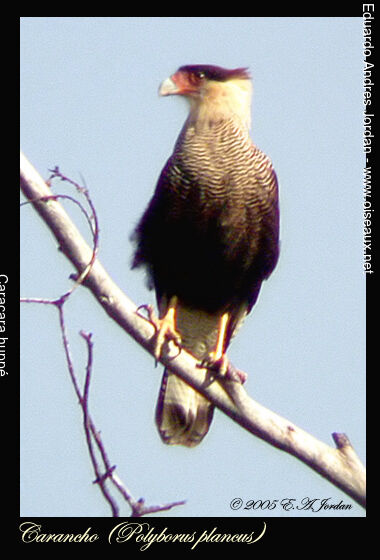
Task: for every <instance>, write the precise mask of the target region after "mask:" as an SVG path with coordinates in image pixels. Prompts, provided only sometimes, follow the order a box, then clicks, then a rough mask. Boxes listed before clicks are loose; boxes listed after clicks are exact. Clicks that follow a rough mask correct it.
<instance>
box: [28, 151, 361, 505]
mask: <svg viewBox="0 0 380 560" xmlns="http://www.w3.org/2000/svg"><path fill="white" fill-rule="evenodd" d="M21 189H22V191H23V193H24V195H25V196H26V198H27V199H28V200H30V201H33V205H34V207H35V209H36V210H37V212H38V213H39V214H40V216H41V217H42V219H43V220H44V221H45V223H46V224H47V226H48V227H49V228H50V230H51V231H52V232H53V234H54V236H55V237H56V239H57V241H58V243H59V246H60V249H61V250H62V252H63V253H64V254H65V255H66V256H67V258H68V259H69V260H70V261H71V262H72V264H73V265H74V266H75V268H76V269H77V271H78V273H79V274H81V273H83V271H86V274H87V275H86V277H85V278H84V280H83V284H84V285H85V286H87V287H88V288H89V289H90V290H91V292H92V293H93V295H94V296H95V298H96V299H97V301H98V302H99V303H100V305H101V306H102V307H103V309H104V310H105V311H106V312H107V313H108V315H109V316H110V317H112V318H113V319H114V320H115V321H116V322H117V323H118V324H119V325H120V326H121V327H122V328H123V329H124V330H125V331H126V332H128V333H129V334H130V335H131V336H132V337H133V338H134V339H135V340H136V341H137V342H138V343H139V344H140V345H141V346H143V347H144V348H145V349H146V350H147V351H148V352H150V353H151V354H152V355H153V342H154V328H153V327H152V325H151V323H150V322H149V321H147V320H146V319H144V318H143V317H141V316H140V315H139V314H138V313H137V308H136V305H135V304H134V303H133V302H132V301H131V300H130V299H129V298H128V297H127V296H126V295H125V294H124V293H123V292H122V291H121V290H120V288H119V287H118V286H117V285H116V284H115V283H114V282H113V280H112V279H111V278H110V276H109V275H108V274H107V272H106V271H105V270H104V268H103V267H102V265H101V264H100V262H99V261H98V259H95V260H94V261H93V263H92V267H91V270H90V271H88V263H89V262H90V261H91V258H92V250H91V249H90V247H89V246H88V245H87V243H86V242H85V241H84V240H83V238H82V236H81V235H80V233H79V232H78V230H77V229H76V227H75V226H74V224H73V223H72V221H71V220H70V218H69V217H68V215H67V214H66V212H65V211H64V209H63V208H62V206H61V205H60V203H59V202H58V200H54V196H52V193H51V192H50V189H49V188H48V186H47V185H46V183H45V182H44V181H43V179H42V178H41V177H40V175H39V174H38V173H37V172H36V170H35V169H34V168H33V167H32V166H31V164H30V163H29V162H28V161H27V160H26V158H25V157H24V156H23V155H22V156H21ZM160 361H161V362H162V363H163V364H164V365H165V366H168V367H170V370H171V371H173V372H174V373H175V374H177V375H178V376H179V377H181V378H182V379H183V380H184V381H186V382H187V383H188V384H189V385H191V386H192V387H193V388H194V389H196V390H197V391H199V392H200V393H202V394H203V395H204V396H205V397H207V398H208V399H209V400H210V401H212V402H213V403H214V404H215V405H216V406H217V407H218V408H219V409H220V410H222V411H223V412H224V413H225V414H227V415H228V416H229V417H230V418H232V419H233V420H234V421H235V422H237V423H238V424H240V425H241V426H242V427H244V428H245V429H246V430H248V431H249V432H251V433H252V434H254V435H255V436H258V437H259V438H261V439H263V440H265V441H267V442H268V443H270V444H271V445H273V446H275V447H277V448H278V449H281V450H283V451H286V452H287V453H289V454H291V455H293V456H295V457H297V458H298V459H300V460H301V461H302V462H303V463H305V464H307V465H308V466H309V467H311V468H312V469H314V470H315V471H316V472H318V473H319V474H320V475H322V476H323V477H325V478H326V479H327V480H329V481H330V482H331V483H332V484H334V485H335V486H337V487H338V488H340V489H341V490H343V492H345V493H347V494H348V495H349V496H351V497H352V498H353V499H354V500H356V501H357V502H358V503H359V504H360V505H362V506H363V507H364V506H365V500H366V498H365V469H364V467H363V465H362V463H361V462H360V460H359V458H358V456H357V455H356V453H355V451H354V450H353V448H352V446H351V444H350V443H349V440H348V438H347V436H345V435H344V434H334V435H333V438H334V441H335V443H336V445H337V448H333V447H330V446H328V445H326V444H325V443H323V442H321V441H319V440H317V439H316V438H315V437H313V436H311V435H310V434H308V433H307V432H305V431H304V430H302V429H300V428H298V427H297V426H295V425H294V424H293V423H292V422H290V421H288V420H286V419H285V418H282V417H280V416H278V415H277V414H275V413H274V412H272V411H270V410H268V409H266V408H265V407H263V406H262V405H260V404H259V403H257V402H255V401H254V400H252V399H251V398H250V397H249V396H248V394H247V392H246V391H245V389H244V388H243V386H242V385H241V383H239V382H236V381H233V380H231V379H224V380H222V379H218V380H214V381H213V382H210V383H209V384H208V385H207V386H205V385H204V384H203V382H202V379H204V376H203V375H202V370H200V369H199V367H197V361H196V360H195V359H194V358H193V357H192V356H191V355H190V354H188V353H187V352H185V351H181V353H180V355H177V356H176V357H174V358H173V357H170V356H169V355H167V354H166V355H164V356H163V357H162V359H160ZM203 373H204V371H203Z"/></svg>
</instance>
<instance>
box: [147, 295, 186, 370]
mask: <svg viewBox="0 0 380 560" xmlns="http://www.w3.org/2000/svg"><path fill="white" fill-rule="evenodd" d="M175 306H176V298H172V300H171V302H170V305H169V308H168V310H167V312H166V313H165V316H164V317H163V318H162V319H160V318H159V317H158V316H157V315H156V313H155V312H154V309H153V307H152V306H151V305H145V304H144V305H140V306H139V307H138V308H137V313H139V310H140V309H145V311H146V312H147V314H148V321H149V322H150V323H151V325H153V327H154V329H155V331H156V332H155V334H154V357H155V359H156V363H157V362H158V360H159V359H160V357H161V355H162V349H163V346H164V344H165V343H166V342H169V341H173V342H174V343H175V345H176V346H177V347H178V349H179V352H180V351H181V342H182V340H181V335H180V334H179V333H178V331H177V330H176V326H175ZM144 319H146V317H144Z"/></svg>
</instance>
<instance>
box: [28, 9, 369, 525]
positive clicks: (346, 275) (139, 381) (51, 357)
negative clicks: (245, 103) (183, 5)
mask: <svg viewBox="0 0 380 560" xmlns="http://www.w3.org/2000/svg"><path fill="white" fill-rule="evenodd" d="M361 31H362V22H361V19H360V18H260V17H258V18H236V17H235V18H233V17H231V18H226V17H217V18H208V17H205V18H198V17H195V18H194V17H191V18H177V17H175V18H152V17H145V18H122V17H119V18H115V17H110V18H106V17H104V18H90V17H86V18H79V17H78V18H72V17H64V18H60V17H58V18H53V17H51V18H47V17H43V18H35V17H29V18H21V146H22V149H23V151H24V153H25V155H26V156H27V157H28V158H29V159H30V161H31V162H32V163H33V164H34V165H35V167H36V168H37V169H38V170H39V171H40V173H41V174H42V175H43V176H44V177H47V176H48V175H49V173H48V171H47V170H48V168H52V167H54V166H55V165H59V166H60V168H61V170H62V171H63V172H64V173H65V174H66V175H68V176H70V177H72V178H73V179H75V180H78V181H80V178H81V175H82V176H83V177H84V178H85V180H86V184H87V186H88V188H89V189H90V192H91V196H92V199H93V202H94V204H95V205H96V208H97V212H98V218H99V221H100V235H101V237H100V254H99V257H100V259H101V261H102V263H103V264H104V266H105V267H106V269H107V270H108V272H109V273H110V274H111V276H112V277H113V278H114V280H115V281H116V282H117V283H118V284H119V285H120V286H121V288H122V289H124V290H125V292H126V293H127V294H128V296H129V297H130V298H131V299H132V300H133V301H135V303H136V304H142V303H146V302H151V303H153V302H154V295H153V293H152V292H148V291H147V289H146V287H145V284H144V278H143V274H142V273H141V272H136V271H131V270H130V268H129V262H130V258H131V254H132V247H131V244H130V242H129V235H130V233H131V231H132V229H133V227H134V225H135V224H136V222H137V220H138V219H139V217H140V215H141V213H142V211H143V209H144V208H145V206H146V204H147V203H148V200H149V198H150V196H151V194H152V192H153V189H154V187H155V183H156V180H157V177H158V174H159V172H160V170H161V168H162V166H163V165H164V163H165V161H166V158H167V157H168V156H169V155H170V153H171V150H172V147H173V144H174V141H175V139H176V137H177V135H178V132H179V130H180V128H181V127H182V124H183V121H184V119H185V117H186V107H185V104H184V103H183V102H182V101H181V100H180V99H178V98H164V99H163V98H159V97H158V95H157V90H158V86H159V83H160V82H161V81H162V80H163V79H164V78H166V77H167V76H168V75H170V74H171V73H173V71H175V70H176V69H177V67H178V66H180V65H183V64H195V63H210V64H217V65H220V66H225V67H227V68H233V67H239V66H248V67H249V68H250V71H251V74H252V76H253V84H254V97H253V124H252V137H253V140H254V141H255V143H256V144H257V145H258V146H259V147H260V148H261V149H262V150H264V151H265V152H266V153H267V154H268V155H269V156H270V157H271V159H272V161H273V164H274V167H275V169H276V171H277V174H278V177H279V183H280V200H281V256H280V260H279V264H278V266H277V269H276V270H275V272H274V273H273V275H272V277H271V278H270V279H269V281H268V282H266V283H265V284H264V285H263V288H262V292H261V295H260V298H259V301H258V303H257V306H256V307H255V308H254V310H253V312H252V313H251V315H250V316H249V317H248V319H247V320H246V323H245V325H244V326H243V328H242V329H241V331H240V333H239V335H238V337H237V338H236V340H234V342H233V343H232V346H231V348H230V352H229V355H230V358H231V359H232V361H233V362H234V363H235V364H236V365H237V366H239V367H240V368H241V369H243V370H245V371H246V372H248V374H249V379H248V381H247V384H246V387H247V390H248V392H249V393H250V395H251V396H252V397H253V398H254V399H255V400H257V401H259V402H260V403H262V404H263V405H264V406H266V407H268V408H270V409H272V410H274V411H275V412H277V413H278V414H280V415H282V416H285V417H286V418H288V419H289V420H291V421H292V422H294V423H295V424H297V425H299V426H300V427H301V428H303V429H305V430H307V431H309V432H310V433H311V434H313V435H314V436H316V437H318V438H319V439H321V440H323V441H325V442H326V443H328V444H331V445H333V442H332V439H331V433H332V432H334V431H338V432H340V431H342V432H345V433H346V434H347V435H348V436H349V438H350V439H351V441H352V443H353V445H354V446H355V449H356V451H357V452H358V454H359V456H360V457H361V458H362V460H364V458H365V457H364V454H365V424H364V422H365V397H364V393H365V387H364V383H365V348H364V345H365V338H364V337H365V307H364V302H365V278H364V275H363V272H362V169H363V163H364V158H363V153H362V50H361V41H362V37H361ZM54 190H55V191H56V190H61V191H63V192H68V191H67V187H65V186H63V185H61V184H58V183H57V184H56V185H55V186H54ZM71 193H72V191H71ZM65 206H66V208H67V209H68V211H69V212H70V213H71V215H72V216H73V218H74V219H75V221H76V223H77V224H78V225H79V226H80V229H81V231H84V232H85V231H86V225H85V223H84V221H83V218H82V216H81V214H80V213H79V212H78V210H77V209H76V208H74V207H73V206H72V205H71V206H70V205H69V206H67V205H65ZM21 222H22V226H21V294H22V295H23V296H40V297H56V296H58V295H59V294H61V293H63V292H64V291H66V290H67V289H68V287H69V286H70V280H68V276H69V275H70V274H71V272H72V271H73V269H72V267H71V266H70V265H69V264H68V262H67V261H66V259H65V258H64V257H63V256H62V255H61V254H60V253H59V252H58V251H57V249H56V244H55V242H54V240H53V239H52V237H51V235H50V234H49V233H48V230H47V229H46V226H45V225H44V224H43V223H42V222H41V220H40V218H39V217H38V216H37V215H36V213H35V212H34V211H33V209H32V208H30V207H23V208H22V212H21ZM87 238H88V235H87ZM21 311H22V314H21V341H22V348H21V429H22V434H21V514H22V515H24V516H53V517H59V516H94V517H96V516H108V515H109V508H108V506H107V505H106V504H105V502H104V500H103V498H102V497H101V494H100V492H99V491H98V489H97V488H96V487H95V486H94V485H93V484H92V480H93V478H94V476H93V472H92V467H91V465H90V461H89V458H88V452H87V448H86V445H85V440H84V435H83V430H82V418H81V411H80V408H79V406H78V404H77V400H76V398H75V396H74V392H73V389H72V387H71V385H70V381H69V375H68V372H67V369H66V365H65V361H64V353H63V349H62V344H61V340H60V332H59V330H58V318H57V314H56V312H55V310H54V309H51V308H46V307H44V308H42V307H38V306H36V305H26V304H23V305H22V309H21ZM67 325H68V330H69V334H70V343H71V347H72V351H73V354H74V358H75V364H76V367H77V371H78V374H79V375H80V376H82V377H83V372H84V367H85V362H86V350H85V345H84V343H83V340H82V339H81V338H80V336H79V334H78V333H79V331H80V330H81V329H83V330H86V331H91V332H92V333H93V340H94V343H95V357H94V360H95V363H94V371H93V381H92V386H91V397H90V398H91V401H90V405H91V412H92V414H93V417H94V420H95V422H96V424H97V426H98V428H99V429H100V430H101V432H102V435H103V439H104V442H105V444H106V447H107V450H108V453H109V456H110V460H111V462H112V464H116V465H117V469H118V474H119V476H120V477H121V478H122V480H123V481H124V482H125V484H126V485H127V486H128V487H129V488H130V490H131V492H132V493H133V494H134V495H135V496H136V497H140V496H143V497H144V498H145V499H146V501H147V503H148V504H156V503H164V502H169V501H175V500H181V499H187V504H186V505H185V506H182V507H180V508H177V509H175V510H173V511H172V512H169V513H168V514H167V515H174V516H210V517H224V516H230V515H236V516H237V515H246V516H254V515H263V514H264V515H265V516H269V515H271V514H273V515H275V516H278V517H279V516H285V517H287V516H290V515H292V516H293V515H294V516H295V515H298V516H302V515H305V516H310V517H320V516H322V515H339V516H343V515H346V516H362V515H364V513H363V510H362V509H361V508H360V507H359V506H357V505H356V504H355V503H354V502H353V501H352V500H351V499H350V498H349V497H348V496H346V495H345V494H343V493H342V492H340V491H339V490H338V489H336V488H335V487H334V486H332V485H330V484H329V483H328V482H327V481H325V480H324V479H322V478H321V477H319V476H318V475H317V474H316V473H314V472H313V471H311V470H310V469H308V468H307V467H306V466H304V465H303V464H301V463H300V462H298V461H297V460H296V459H294V458H292V457H290V456H287V455H286V454H284V453H282V452H280V451H278V450H276V449H274V448H272V447H270V446H269V445H268V444H266V443H264V442H262V441H260V440H258V439H256V438H254V437H252V436H251V435H250V434H248V433H247V432H245V431H243V430H242V429H241V428H240V427H239V426H238V425H236V424H234V423H233V422H232V421H231V420H229V419H228V418H226V417H224V416H223V415H222V413H219V412H217V413H216V414H215V417H214V421H213V425H212V428H211V430H210V432H209V434H208V435H207V437H206V438H205V440H204V441H203V443H202V444H201V445H200V446H199V447H197V448H195V449H191V450H189V449H185V448H181V447H168V446H165V445H163V444H162V443H161V440H160V439H159V436H158V434H157V432H156V428H155V425H154V408H155V401H156V397H157V394H158V389H159V385H160V380H161V374H162V368H161V367H158V368H156V369H155V367H154V362H153V359H152V358H151V357H150V356H149V355H148V354H147V353H146V352H145V351H144V350H143V349H141V348H140V347H138V346H137V345H136V343H135V342H134V341H133V340H132V339H130V338H128V336H127V335H126V334H125V333H124V332H122V331H121V330H120V329H119V328H118V327H117V325H116V324H114V323H113V322H112V321H111V320H110V319H109V318H108V317H107V316H106V315H105V314H104V312H103V311H102V310H101V309H100V308H99V306H98V305H97V304H96V302H95V300H94V299H93V298H92V296H91V295H90V294H89V293H87V291H86V290H85V289H80V290H77V291H76V292H75V294H74V296H73V298H72V300H71V301H70V302H69V303H68V305H67ZM236 497H241V498H242V499H243V500H249V499H263V500H264V499H270V500H271V499H282V498H289V497H290V498H296V499H297V501H298V503H300V501H301V500H302V498H304V497H311V498H313V497H315V498H326V497H331V501H332V502H334V503H338V502H339V501H340V500H343V502H344V503H350V504H352V505H353V508H352V510H351V511H349V512H344V513H342V512H339V513H337V514H335V513H334V512H331V511H327V512H319V513H312V512H310V511H307V512H303V511H297V512H296V513H294V512H292V514H289V513H287V512H284V511H280V510H279V509H277V510H276V511H274V512H269V511H265V512H252V511H243V510H240V511H239V512H238V513H237V512H233V511H231V509H230V507H229V504H230V502H231V500H232V499H233V498H236ZM122 515H129V508H128V507H127V506H125V507H123V508H122Z"/></svg>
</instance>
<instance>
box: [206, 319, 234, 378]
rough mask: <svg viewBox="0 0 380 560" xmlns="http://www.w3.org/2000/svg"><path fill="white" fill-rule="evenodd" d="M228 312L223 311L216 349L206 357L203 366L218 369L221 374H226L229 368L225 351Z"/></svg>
mask: <svg viewBox="0 0 380 560" xmlns="http://www.w3.org/2000/svg"><path fill="white" fill-rule="evenodd" d="M228 319H229V316H228V313H223V315H222V316H221V318H220V321H219V327H218V338H217V340H216V345H215V350H213V351H212V352H210V354H209V355H208V356H207V357H206V358H204V360H202V362H201V367H206V368H209V369H214V370H217V371H218V372H219V373H220V374H221V375H225V374H226V373H227V369H228V360H227V356H226V354H225V353H224V342H225V339H226V332H227V324H228Z"/></svg>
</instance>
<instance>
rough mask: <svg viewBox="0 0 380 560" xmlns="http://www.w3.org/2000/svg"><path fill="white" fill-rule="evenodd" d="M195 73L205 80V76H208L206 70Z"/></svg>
mask: <svg viewBox="0 0 380 560" xmlns="http://www.w3.org/2000/svg"><path fill="white" fill-rule="evenodd" d="M195 75H196V77H197V78H199V79H200V80H203V78H204V77H205V76H206V74H205V73H204V72H202V71H201V70H200V71H199V72H196V73H195Z"/></svg>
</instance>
